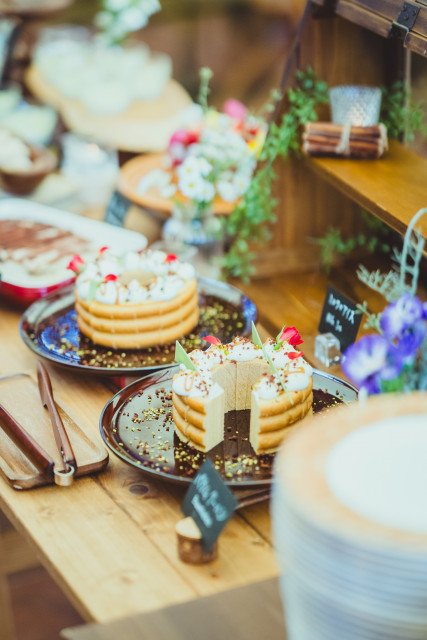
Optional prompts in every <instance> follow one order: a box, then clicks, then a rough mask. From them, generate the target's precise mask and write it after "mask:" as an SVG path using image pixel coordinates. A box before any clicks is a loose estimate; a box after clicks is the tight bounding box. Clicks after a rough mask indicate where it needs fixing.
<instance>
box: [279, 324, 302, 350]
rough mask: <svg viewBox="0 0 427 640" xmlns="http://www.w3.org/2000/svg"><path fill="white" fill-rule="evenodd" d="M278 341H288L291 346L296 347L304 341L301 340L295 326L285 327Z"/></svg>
mask: <svg viewBox="0 0 427 640" xmlns="http://www.w3.org/2000/svg"><path fill="white" fill-rule="evenodd" d="M279 342H288V343H289V344H290V345H292V346H293V347H296V346H297V345H298V344H302V343H303V342H304V341H303V340H301V336H300V334H299V333H298V330H297V329H296V328H295V327H286V328H285V329H284V331H283V333H282V335H281V336H280V338H279Z"/></svg>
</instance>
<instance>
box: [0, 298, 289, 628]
mask: <svg viewBox="0 0 427 640" xmlns="http://www.w3.org/2000/svg"><path fill="white" fill-rule="evenodd" d="M21 314H22V309H19V308H16V307H15V308H14V307H12V306H10V305H9V304H8V303H6V302H4V301H3V302H0V340H1V353H2V357H1V360H0V376H5V375H10V374H13V373H17V372H21V371H34V370H35V367H36V363H37V358H36V355H35V354H34V353H32V352H31V351H30V350H29V349H28V348H27V347H26V346H25V345H24V343H23V341H22V340H21V338H20V336H19V320H20V316H21ZM47 368H48V370H49V373H50V375H51V379H52V385H53V390H54V394H55V397H56V398H57V400H58V402H59V403H60V404H61V406H63V407H64V408H66V410H67V413H68V414H69V415H70V416H71V417H73V418H74V419H75V420H76V422H78V423H79V424H80V425H82V426H84V427H85V428H86V429H87V433H88V434H90V435H91V437H92V438H94V439H99V441H100V442H102V441H101V436H100V433H99V427H98V422H99V417H100V414H101V411H102V409H103V407H104V406H105V404H106V403H107V402H108V401H109V400H110V398H111V397H112V395H113V391H112V390H111V388H110V387H109V386H107V385H106V384H104V381H103V380H100V379H97V378H96V377H94V376H89V375H88V376H83V375H80V374H77V375H76V374H73V373H69V372H68V371H66V370H65V369H61V368H58V367H54V366H50V365H49V364H48V365H47ZM23 402H25V398H23ZM184 493H185V490H183V489H182V488H181V487H177V486H175V485H171V484H168V483H162V482H154V481H152V480H151V479H150V480H149V481H147V480H146V479H145V477H144V476H143V474H142V473H141V472H140V471H139V470H138V469H134V468H133V467H130V466H129V465H127V464H126V463H124V462H123V461H121V460H120V459H118V458H117V457H116V456H114V455H113V454H111V455H110V461H109V464H108V466H107V468H106V469H105V470H104V471H103V472H101V473H99V474H98V475H96V476H93V477H91V476H87V477H84V478H79V479H78V480H76V481H75V482H74V484H73V485H72V486H71V487H68V488H66V489H64V488H61V487H56V486H48V487H41V488H37V489H32V490H28V491H16V490H14V489H13V488H12V487H10V486H9V485H8V484H7V483H6V482H5V481H4V480H3V479H2V478H0V508H1V509H2V510H3V511H4V512H5V514H6V516H7V517H8V518H9V519H10V520H11V522H12V524H13V525H14V526H15V527H16V528H17V529H18V531H20V532H21V533H22V534H23V535H24V536H25V538H26V539H27V540H28V541H29V543H31V545H32V546H33V547H34V548H35V549H36V551H37V553H38V556H39V558H40V560H41V562H42V563H43V565H44V566H45V567H46V568H47V570H48V571H49V573H50V574H51V575H52V576H53V578H54V579H55V580H56V581H57V583H58V584H59V586H60V587H61V588H62V590H63V591H64V593H65V594H66V595H67V597H68V598H69V600H70V601H71V602H72V603H73V605H74V606H75V607H76V609H77V610H78V611H79V612H80V613H81V615H82V616H83V618H84V619H85V620H87V621H98V622H106V621H109V620H113V619H116V618H119V617H123V616H126V615H131V614H135V613H139V612H144V611H151V610H153V609H157V608H161V607H164V606H167V605H171V604H175V603H179V602H184V601H186V600H191V599H194V598H196V597H198V596H203V595H209V594H213V593H216V592H220V591H225V590H227V589H230V588H232V587H237V586H240V585H244V584H248V583H252V582H257V581H259V580H263V579H266V578H270V577H273V576H276V575H277V566H276V561H275V558H274V553H273V550H272V546H271V538H270V517H269V503H268V502H264V503H262V504H258V505H254V506H252V507H247V508H245V509H243V510H241V511H239V512H238V513H236V514H235V516H234V517H233V518H232V519H231V521H230V522H229V523H228V524H227V526H226V528H225V530H224V531H223V533H222V534H221V539H220V542H219V544H220V552H219V558H218V560H216V561H215V562H213V563H212V564H208V565H205V566H196V567H195V566H190V565H187V564H184V563H183V562H181V561H180V560H179V559H178V556H177V551H176V540H175V531H174V527H175V524H176V523H177V522H178V520H180V519H181V518H182V514H181V511H180V505H181V502H182V500H183V497H184Z"/></svg>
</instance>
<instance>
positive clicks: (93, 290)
mask: <svg viewBox="0 0 427 640" xmlns="http://www.w3.org/2000/svg"><path fill="white" fill-rule="evenodd" d="M100 284H101V280H91V281H90V284H89V293H88V294H87V301H88V302H92V300H93V299H94V297H95V294H96V290H97V289H98V287H99V285H100Z"/></svg>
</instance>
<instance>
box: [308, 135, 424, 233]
mask: <svg viewBox="0 0 427 640" xmlns="http://www.w3.org/2000/svg"><path fill="white" fill-rule="evenodd" d="M306 162H307V165H308V166H309V167H310V168H311V169H312V170H313V171H315V172H316V173H317V174H318V175H319V176H320V177H321V178H323V179H324V180H326V181H327V182H329V183H330V184H331V185H333V186H334V187H336V188H337V189H338V190H339V191H341V192H342V193H343V194H344V195H346V196H348V197H349V198H350V199H351V200H353V201H354V202H357V203H358V204H359V205H360V206H362V207H364V208H365V209H367V210H368V211H370V212H371V213H373V214H374V215H375V216H377V217H378V218H380V220H382V221H383V222H385V223H386V224H388V225H389V226H390V227H392V228H393V229H395V230H396V231H398V232H399V233H402V234H404V233H405V231H406V228H407V226H408V224H409V222H410V221H411V218H412V217H413V216H414V215H415V213H416V212H417V211H418V210H419V209H421V208H423V207H427V160H426V159H425V158H422V157H420V156H419V155H417V154H416V153H414V152H413V151H411V150H410V149H408V148H407V147H404V146H403V145H402V144H400V143H398V142H395V141H394V140H391V141H390V149H389V151H388V152H387V154H386V155H384V156H383V157H382V158H380V159H379V160H344V159H342V158H307V159H306ZM417 228H418V226H417ZM419 229H420V231H421V232H422V233H423V235H424V236H425V237H427V218H421V220H420V224H419Z"/></svg>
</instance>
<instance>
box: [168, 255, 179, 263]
mask: <svg viewBox="0 0 427 640" xmlns="http://www.w3.org/2000/svg"><path fill="white" fill-rule="evenodd" d="M175 260H178V256H176V255H175V254H174V253H168V255H167V256H166V258H165V262H166V263H169V262H175Z"/></svg>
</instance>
